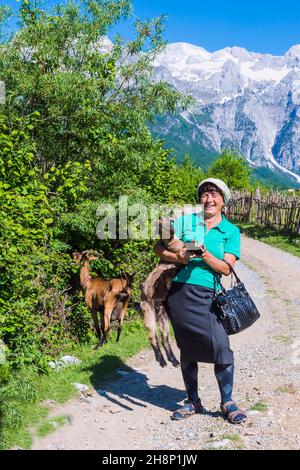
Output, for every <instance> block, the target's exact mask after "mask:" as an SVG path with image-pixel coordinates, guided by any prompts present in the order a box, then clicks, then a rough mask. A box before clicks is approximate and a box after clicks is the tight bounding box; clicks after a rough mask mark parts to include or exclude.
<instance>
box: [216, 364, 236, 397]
mask: <svg viewBox="0 0 300 470" xmlns="http://www.w3.org/2000/svg"><path fill="white" fill-rule="evenodd" d="M233 372H234V365H233V364H215V376H216V379H217V381H218V385H219V389H220V394H221V403H226V402H227V401H232V390H233Z"/></svg>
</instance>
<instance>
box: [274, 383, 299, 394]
mask: <svg viewBox="0 0 300 470" xmlns="http://www.w3.org/2000/svg"><path fill="white" fill-rule="evenodd" d="M275 391H276V392H278V393H289V394H291V395H294V394H295V393H297V392H298V389H297V387H295V385H293V384H288V385H284V386H282V387H278V388H276V390H275Z"/></svg>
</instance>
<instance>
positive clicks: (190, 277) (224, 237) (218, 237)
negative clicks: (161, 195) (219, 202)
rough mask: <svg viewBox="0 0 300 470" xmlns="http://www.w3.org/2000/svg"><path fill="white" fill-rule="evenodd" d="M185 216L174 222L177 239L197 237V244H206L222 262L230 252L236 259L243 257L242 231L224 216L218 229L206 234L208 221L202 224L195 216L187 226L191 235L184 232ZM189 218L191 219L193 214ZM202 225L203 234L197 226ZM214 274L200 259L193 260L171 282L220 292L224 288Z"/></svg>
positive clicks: (187, 239) (217, 226)
mask: <svg viewBox="0 0 300 470" xmlns="http://www.w3.org/2000/svg"><path fill="white" fill-rule="evenodd" d="M184 217H187V216H186V215H184V216H182V217H180V218H179V219H177V221H175V222H174V230H175V235H176V236H177V237H178V238H180V239H181V240H184V241H191V240H192V239H193V238H194V239H195V240H196V241H199V242H200V243H204V245H205V247H206V249H207V250H208V251H209V252H210V253H211V254H213V255H214V256H215V257H216V258H219V259H224V253H231V254H232V255H234V256H235V257H236V259H239V258H240V238H241V237H240V230H239V228H238V227H236V226H235V225H233V224H232V223H230V222H229V221H228V220H227V219H226V217H225V216H224V215H223V214H222V220H221V222H220V223H219V224H218V225H216V226H215V227H212V228H211V229H210V230H209V231H208V233H206V224H205V221H204V220H203V219H202V220H201V221H200V220H199V218H197V216H196V215H195V216H194V217H192V219H191V221H190V220H189V223H188V224H187V226H188V236H187V234H185V233H184V229H183V228H182V227H183V225H184V224H182V222H183V218H184ZM188 217H190V215H189V216H188ZM199 223H200V224H203V225H204V233H202V234H201V230H199V227H197V224H199ZM203 235H204V240H203ZM214 273H215V271H214V270H213V269H212V268H210V267H209V266H208V264H206V263H205V262H204V261H203V260H202V259H201V258H193V259H191V260H190V261H189V262H188V264H187V265H185V266H183V268H181V269H180V271H179V272H178V273H177V275H176V276H175V277H174V278H173V280H172V281H173V282H183V283H186V284H196V285H200V286H204V287H209V288H211V289H214V288H215V289H216V290H219V289H220V288H221V286H220V283H219V281H218V276H215V274H214Z"/></svg>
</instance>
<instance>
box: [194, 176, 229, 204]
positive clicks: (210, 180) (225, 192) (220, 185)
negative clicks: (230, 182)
mask: <svg viewBox="0 0 300 470" xmlns="http://www.w3.org/2000/svg"><path fill="white" fill-rule="evenodd" d="M204 183H213V184H214V185H215V186H217V188H219V189H220V190H221V191H222V194H223V198H224V202H225V204H227V203H228V202H229V201H230V199H231V193H230V190H229V188H228V186H227V184H225V183H224V181H222V180H219V179H217V178H206V179H205V180H202V181H200V183H199V184H198V186H197V195H196V197H197V202H199V188H200V186H202V185H203V184H204Z"/></svg>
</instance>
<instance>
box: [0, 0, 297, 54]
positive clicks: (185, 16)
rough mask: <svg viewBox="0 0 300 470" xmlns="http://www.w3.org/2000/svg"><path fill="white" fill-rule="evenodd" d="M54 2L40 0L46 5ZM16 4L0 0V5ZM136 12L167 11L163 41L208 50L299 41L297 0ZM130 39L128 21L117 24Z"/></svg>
mask: <svg viewBox="0 0 300 470" xmlns="http://www.w3.org/2000/svg"><path fill="white" fill-rule="evenodd" d="M54 3H56V2H55V1H54V0H48V1H45V2H44V5H47V7H48V6H49V7H50V6H51V5H53V4H54ZM3 4H6V5H7V4H8V5H10V6H15V5H18V4H17V2H16V1H15V0H0V5H3ZM133 6H134V12H135V14H136V16H138V17H140V18H142V19H145V18H152V17H155V16H159V15H160V14H166V15H167V16H168V18H167V24H166V33H165V37H166V39H167V40H168V42H177V41H182V42H189V43H192V44H196V45H199V46H202V47H204V48H205V49H207V50H208V51H214V50H217V49H222V48H224V47H226V46H240V47H245V48H246V49H248V50H251V51H255V52H264V53H267V52H269V53H271V54H275V55H281V54H284V53H285V52H286V51H287V50H288V49H289V48H290V47H291V46H292V45H294V44H300V1H299V0H284V1H283V0H282V1H280V2H278V1H276V0H251V2H250V1H248V2H246V1H242V0H239V1H238V0H213V1H211V0H205V1H202V0H180V1H176V0H160V1H159V0H133ZM117 29H118V30H119V31H120V32H121V33H122V34H123V35H125V36H126V37H128V38H130V37H131V36H132V30H131V29H130V28H129V27H128V25H127V24H124V23H122V24H120V25H119V26H118V28H117Z"/></svg>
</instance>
